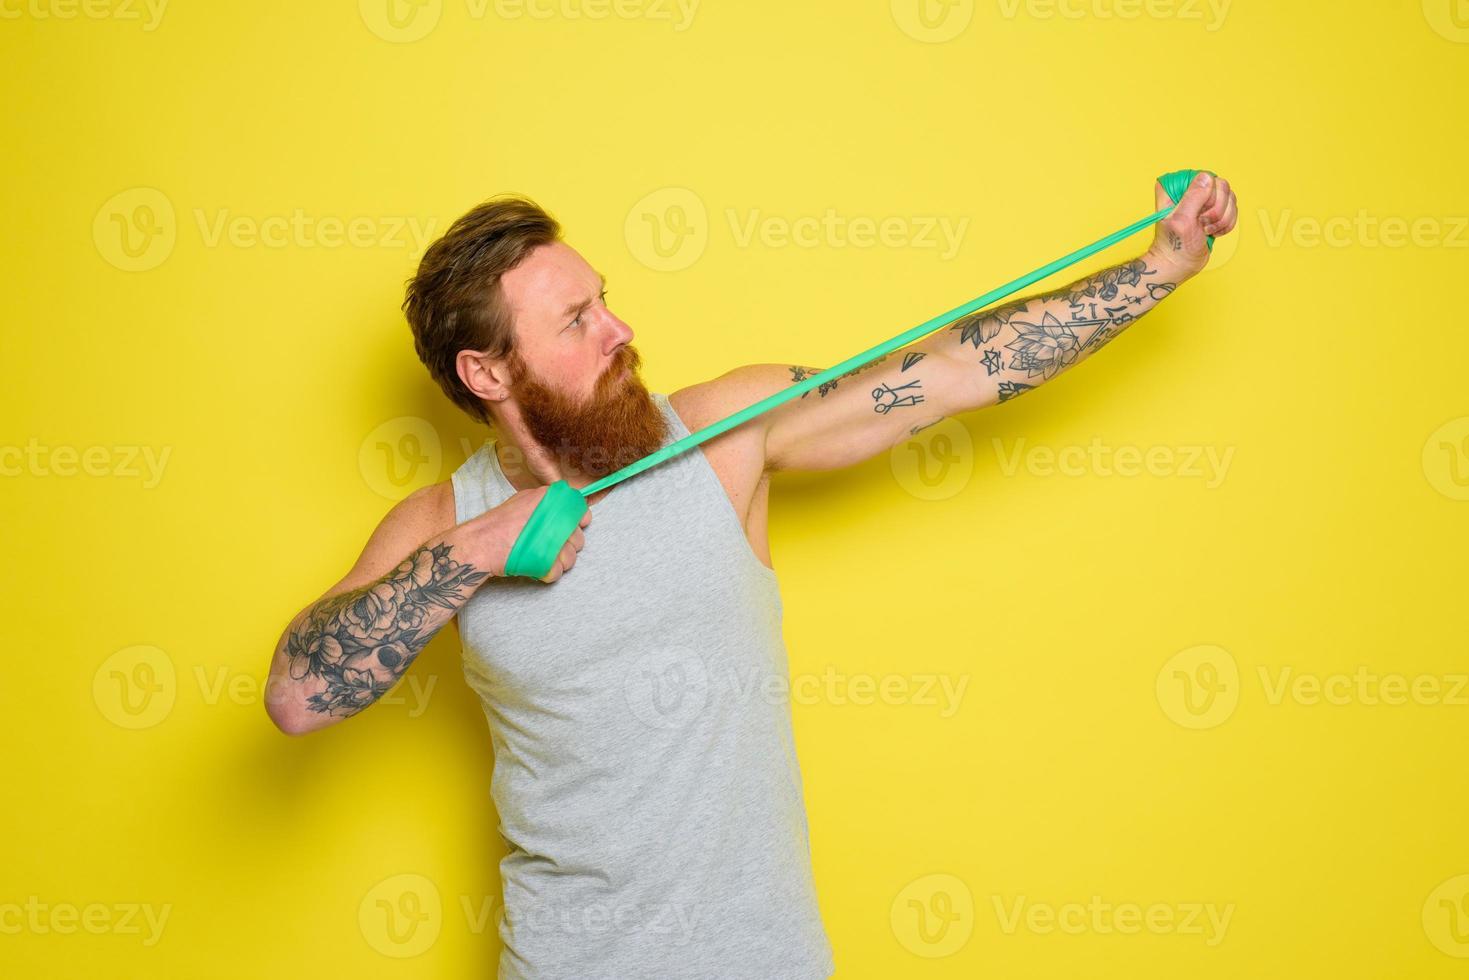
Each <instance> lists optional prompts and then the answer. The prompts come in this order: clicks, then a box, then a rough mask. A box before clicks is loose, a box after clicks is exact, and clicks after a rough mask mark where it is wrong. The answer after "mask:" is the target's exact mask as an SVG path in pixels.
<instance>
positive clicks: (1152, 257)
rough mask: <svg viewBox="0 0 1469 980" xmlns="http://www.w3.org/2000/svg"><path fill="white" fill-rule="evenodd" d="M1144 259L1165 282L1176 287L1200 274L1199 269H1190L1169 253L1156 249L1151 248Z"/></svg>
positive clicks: (1144, 255) (1144, 254) (1145, 253)
mask: <svg viewBox="0 0 1469 980" xmlns="http://www.w3.org/2000/svg"><path fill="white" fill-rule="evenodd" d="M1142 258H1143V261H1144V262H1146V263H1147V264H1148V268H1150V269H1153V270H1155V271H1156V272H1157V273H1158V275H1160V276H1161V277H1162V278H1163V280H1164V281H1165V282H1171V283H1173V284H1174V285H1175V286H1181V285H1183V283H1185V282H1186V281H1188V280H1189V279H1192V278H1193V277H1194V276H1196V275H1198V273H1199V270H1198V269H1193V268H1190V267H1189V266H1187V265H1185V264H1184V263H1183V262H1181V261H1179V260H1178V259H1177V258H1174V257H1173V256H1172V255H1171V254H1169V253H1168V252H1166V251H1164V250H1162V249H1159V248H1156V247H1155V248H1149V249H1148V250H1147V251H1146V252H1144V253H1143V256H1142Z"/></svg>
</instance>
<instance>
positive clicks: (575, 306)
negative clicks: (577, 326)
mask: <svg viewBox="0 0 1469 980" xmlns="http://www.w3.org/2000/svg"><path fill="white" fill-rule="evenodd" d="M597 277H598V278H599V279H601V280H602V288H603V289H606V288H607V277H606V276H604V275H603V274H602V273H600V272H599V273H597ZM591 305H592V301H591V300H589V299H574V300H572V301H571V302H570V303H568V304H567V306H566V309H564V310H562V311H561V319H563V320H564V319H566V318H567V317H569V316H571V314H573V313H580V312H581V311H582V310H584V309H586V308H587V307H588V306H591Z"/></svg>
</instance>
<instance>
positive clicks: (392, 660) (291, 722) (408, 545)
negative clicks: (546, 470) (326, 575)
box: [265, 481, 591, 735]
mask: <svg viewBox="0 0 1469 980" xmlns="http://www.w3.org/2000/svg"><path fill="white" fill-rule="evenodd" d="M545 489H546V488H544V487H539V488H537V489H534V490H522V491H520V492H518V493H516V494H515V495H514V496H512V497H510V498H509V499H508V500H506V501H505V502H504V503H502V504H500V505H499V506H498V507H493V508H491V509H490V510H487V511H485V513H483V514H481V515H480V516H478V517H475V518H471V519H470V520H468V521H465V522H464V523H462V524H458V525H455V523H454V517H455V514H454V497H453V490H452V488H451V486H450V484H449V483H448V482H447V481H445V482H442V483H437V484H434V485H433V486H429V487H424V488H423V489H422V490H418V491H415V492H414V493H412V494H410V495H409V496H408V497H407V498H405V499H404V500H402V501H401V502H399V503H398V504H397V505H395V506H394V507H393V509H392V510H391V511H389V512H388V515H387V516H386V517H384V518H383V520H382V523H381V524H379V525H378V528H377V530H376V531H375V532H374V533H373V535H372V538H371V539H370V540H369V541H368V543H367V546H366V548H364V549H363V552H362V556H361V557H360V558H359V559H358V560H357V564H356V565H354V566H353V568H352V570H351V571H350V572H348V573H347V575H346V577H345V578H343V579H342V580H341V581H340V582H338V583H337V584H336V585H334V586H333V587H332V588H331V589H329V590H327V592H326V594H325V595H323V596H322V597H321V598H320V599H318V600H317V601H316V602H314V603H313V604H311V605H310V606H307V607H306V608H305V609H303V610H301V611H300V612H299V613H297V614H296V617H295V618H294V619H293V620H292V621H291V624H290V625H289V626H287V627H286V631H285V632H284V633H283V634H282V635H281V638H280V641H279V642H278V643H277V644H276V650H275V653H274V655H273V658H272V661H271V667H270V677H269V679H268V680H267V682H266V699H265V706H266V711H267V712H268V713H269V715H270V718H271V720H272V721H273V722H275V724H276V727H278V728H280V729H281V731H283V732H285V733H287V734H289V735H305V734H307V733H308V732H313V731H316V730H317V729H319V728H325V727H326V726H328V725H331V724H334V723H335V722H338V721H340V720H342V719H343V718H347V717H350V716H351V715H355V714H357V713H358V712H359V711H362V710H363V709H364V708H367V707H368V706H370V705H372V704H375V703H376V702H377V701H378V699H379V698H381V697H382V696H383V695H384V694H386V693H387V692H388V691H389V690H391V689H392V687H393V685H395V684H396V683H397V682H398V680H399V679H400V678H401V677H402V676H403V674H404V672H405V671H407V670H408V668H409V666H410V665H412V663H413V661H414V660H415V659H417V657H418V654H419V652H420V651H421V650H422V649H423V648H424V647H425V646H427V645H428V642H429V640H431V639H433V637H434V635H435V634H436V633H438V631H439V630H440V629H441V628H442V627H443V626H444V625H445V624H446V623H448V622H449V621H450V620H451V619H452V618H453V617H454V615H455V614H456V613H457V612H458V611H459V609H460V608H461V607H462V606H463V605H464V603H465V602H467V601H468V600H469V597H470V596H471V595H473V594H474V592H475V590H476V589H478V588H479V586H480V585H482V584H483V583H484V582H485V581H486V580H488V579H489V578H491V577H492V576H499V575H503V574H504V572H505V561H506V558H507V557H508V555H509V553H510V548H511V547H512V546H513V545H514V543H515V539H516V537H518V536H519V534H520V530H521V528H523V527H524V526H525V522H526V520H527V519H529V517H530V514H531V512H532V511H534V509H535V506H536V504H537V503H539V501H540V499H541V497H543V496H544V495H545ZM590 521H591V512H590V511H588V512H587V513H586V514H585V515H584V516H583V517H582V524H581V527H583V528H584V527H586V526H587V525H588V524H589V523H590ZM445 527H447V528H448V530H440V529H442V528H445ZM584 541H585V538H584V535H583V534H582V531H581V530H580V529H578V530H576V531H575V532H573V534H572V537H571V539H570V540H569V541H568V542H567V544H566V546H565V547H564V548H563V549H562V552H561V558H560V561H559V562H558V563H557V565H556V567H554V568H553V569H552V570H551V572H550V573H549V574H548V575H547V576H546V577H545V578H544V579H542V581H544V582H554V581H556V580H557V579H558V578H560V577H561V575H562V574H564V573H565V571H566V570H567V569H569V568H571V566H572V565H574V564H575V563H576V552H578V551H580V550H581V549H582V546H583V543H584Z"/></svg>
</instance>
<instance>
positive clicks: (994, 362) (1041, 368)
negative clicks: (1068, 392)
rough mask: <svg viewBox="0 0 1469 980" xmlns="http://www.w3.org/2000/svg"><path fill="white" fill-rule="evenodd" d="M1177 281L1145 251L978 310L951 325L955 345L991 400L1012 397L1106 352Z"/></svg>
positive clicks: (998, 400)
mask: <svg viewBox="0 0 1469 980" xmlns="http://www.w3.org/2000/svg"><path fill="white" fill-rule="evenodd" d="M1171 278H1172V277H1171V276H1169V275H1166V274H1164V273H1163V272H1161V271H1160V270H1159V269H1158V268H1157V267H1155V266H1153V265H1152V264H1151V261H1150V260H1149V259H1148V258H1147V257H1146V256H1145V257H1143V258H1138V259H1132V260H1130V261H1128V262H1124V263H1122V264H1121V265H1116V266H1113V267H1112V268H1110V269H1103V270H1102V271H1101V272H1097V273H1095V274H1093V275H1090V276H1087V277H1086V278H1084V279H1078V280H1077V281H1076V282H1073V283H1071V284H1070V285H1069V286H1066V287H1064V288H1062V289H1058V290H1056V291H1054V292H1051V293H1044V294H1039V295H1036V296H1031V297H1027V298H1026V299H1022V300H1018V301H1016V302H1013V303H1006V304H1004V305H1002V306H997V307H994V308H992V309H988V310H981V311H979V312H977V313H971V314H970V315H969V316H966V317H964V318H962V319H960V320H958V321H956V322H955V323H953V324H952V325H950V327H949V328H948V329H949V337H950V340H949V341H948V342H949V343H957V345H958V348H959V349H958V351H957V353H956V355H955V356H956V357H957V358H958V359H959V360H960V361H961V362H962V363H967V364H972V365H973V367H974V370H975V371H976V372H977V373H978V378H977V380H978V381H979V383H980V385H981V388H982V390H985V391H987V392H988V393H989V394H990V397H989V398H988V399H987V400H986V404H992V403H994V402H1004V401H1009V400H1010V399H1011V398H1015V397H1018V396H1019V395H1023V394H1024V393H1025V392H1027V391H1029V390H1030V389H1032V388H1034V387H1036V386H1037V385H1039V384H1042V383H1044V382H1046V381H1049V380H1050V379H1051V378H1054V377H1055V376H1056V375H1057V374H1059V373H1061V372H1062V371H1064V370H1065V369H1066V368H1068V367H1070V366H1071V365H1073V364H1075V363H1077V362H1078V361H1081V360H1083V359H1085V358H1087V357H1089V356H1091V355H1092V354H1094V353H1096V352H1097V351H1099V350H1101V349H1102V348H1103V347H1104V346H1106V345H1107V344H1108V343H1110V342H1111V341H1112V339H1113V338H1114V337H1116V336H1117V335H1118V334H1120V333H1121V332H1122V331H1124V330H1126V329H1127V328H1128V327H1129V326H1131V325H1132V324H1133V323H1134V322H1136V320H1137V319H1138V317H1140V316H1142V315H1143V314H1144V313H1146V312H1147V311H1148V310H1150V309H1152V308H1153V307H1154V306H1156V305H1157V304H1158V302H1159V301H1160V300H1162V299H1163V298H1164V297H1166V296H1167V295H1168V294H1169V293H1171V292H1173V290H1174V289H1176V288H1178V284H1177V283H1176V282H1172V281H1168V280H1170V279H1171Z"/></svg>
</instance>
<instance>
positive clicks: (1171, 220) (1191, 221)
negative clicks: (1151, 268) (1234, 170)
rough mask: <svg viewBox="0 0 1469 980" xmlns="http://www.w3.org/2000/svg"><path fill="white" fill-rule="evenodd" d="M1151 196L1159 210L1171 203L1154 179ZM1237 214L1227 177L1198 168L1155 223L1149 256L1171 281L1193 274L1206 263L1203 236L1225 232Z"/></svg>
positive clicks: (1207, 247) (1231, 227)
mask: <svg viewBox="0 0 1469 980" xmlns="http://www.w3.org/2000/svg"><path fill="white" fill-rule="evenodd" d="M1153 197H1154V199H1155V200H1156V201H1157V207H1158V210H1160V211H1161V210H1162V209H1163V208H1166V207H1168V206H1169V205H1171V204H1172V203H1173V199H1172V198H1170V197H1169V196H1168V192H1167V191H1165V190H1163V185H1161V184H1159V183H1158V182H1157V181H1154V182H1153ZM1238 214H1239V203H1238V201H1236V200H1235V196H1234V191H1232V190H1230V188H1229V181H1227V180H1225V179H1224V178H1223V177H1215V176H1213V175H1211V174H1209V173H1208V172H1207V171H1203V170H1200V171H1199V172H1198V173H1197V174H1195V175H1194V179H1193V182H1192V183H1190V184H1189V185H1188V190H1186V191H1184V193H1183V199H1182V200H1180V201H1179V202H1178V207H1176V208H1174V209H1173V213H1172V214H1170V215H1169V216H1168V217H1166V218H1164V219H1163V220H1162V221H1160V222H1158V224H1157V226H1156V227H1155V229H1154V232H1153V244H1152V245H1151V246H1150V247H1149V248H1148V258H1149V260H1150V261H1152V262H1153V263H1155V264H1156V265H1159V266H1162V267H1163V268H1165V269H1167V270H1169V271H1170V273H1171V274H1172V275H1174V276H1175V277H1176V278H1175V280H1174V281H1175V282H1182V281H1183V280H1185V279H1187V278H1189V277H1190V276H1193V275H1197V274H1198V273H1200V272H1202V271H1203V270H1204V266H1206V265H1208V264H1209V244H1208V241H1207V236H1209V235H1213V236H1214V237H1215V238H1218V237H1219V236H1220V235H1227V234H1229V233H1230V232H1231V231H1233V230H1234V225H1235V220H1236V218H1237V216H1238Z"/></svg>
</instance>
